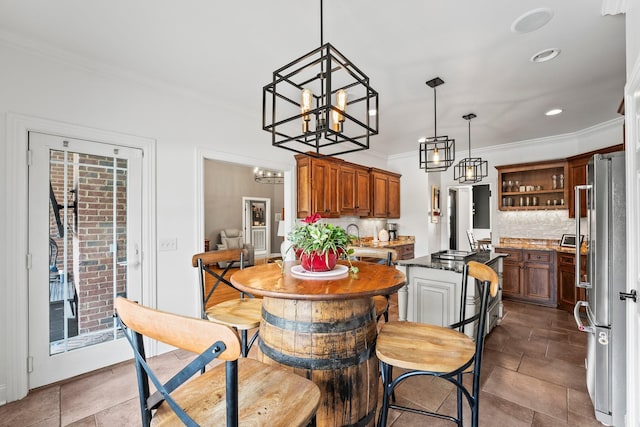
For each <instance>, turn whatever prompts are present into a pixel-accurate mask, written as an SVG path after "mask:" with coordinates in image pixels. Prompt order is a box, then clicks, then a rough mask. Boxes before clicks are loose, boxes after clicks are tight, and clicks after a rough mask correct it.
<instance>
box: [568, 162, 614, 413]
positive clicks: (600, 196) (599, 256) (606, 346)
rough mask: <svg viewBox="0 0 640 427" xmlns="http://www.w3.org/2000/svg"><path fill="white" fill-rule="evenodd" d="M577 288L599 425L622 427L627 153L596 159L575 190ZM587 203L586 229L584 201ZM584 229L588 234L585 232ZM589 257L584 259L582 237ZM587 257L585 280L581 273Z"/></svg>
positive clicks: (580, 325)
mask: <svg viewBox="0 0 640 427" xmlns="http://www.w3.org/2000/svg"><path fill="white" fill-rule="evenodd" d="M575 192H576V198H575V203H576V210H575V212H576V236H577V237H578V238H577V239H576V242H577V243H578V244H577V245H576V249H577V250H576V286H578V287H580V288H584V289H585V290H586V301H578V302H577V304H576V306H575V309H574V316H575V318H576V322H577V324H578V329H580V330H581V331H584V332H586V333H587V334H588V345H587V357H586V360H585V367H586V370H587V389H588V391H589V396H590V397H591V401H592V402H593V407H594V409H595V415H596V418H597V419H598V421H600V422H601V423H603V424H605V425H612V426H624V425H625V422H624V419H625V412H626V410H625V408H626V354H625V352H626V336H625V334H626V323H625V311H626V305H625V302H624V301H622V300H621V299H620V292H624V291H625V290H626V218H625V209H626V208H625V164H624V153H623V152H617V153H609V154H596V155H595V156H593V158H592V159H591V160H590V161H589V164H588V165H587V185H581V186H576V188H575ZM582 197H586V205H587V218H586V223H584V224H582V227H581V220H580V199H581V198H582ZM585 228H586V230H585ZM581 234H583V235H584V236H585V241H586V247H587V252H586V254H580V250H579V249H578V248H579V247H580V245H579V242H580V239H579V236H580V235H581ZM580 256H586V257H587V259H586V261H587V262H586V266H587V268H586V275H584V273H582V275H581V272H580Z"/></svg>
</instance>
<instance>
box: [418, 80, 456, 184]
mask: <svg viewBox="0 0 640 427" xmlns="http://www.w3.org/2000/svg"><path fill="white" fill-rule="evenodd" d="M443 83H444V81H443V80H442V79H441V78H440V77H436V78H434V79H431V80H429V81H428V82H427V86H429V87H431V88H432V89H433V135H434V136H433V137H428V138H420V139H419V140H418V142H419V143H420V160H419V166H420V169H424V171H425V172H442V171H446V170H447V169H449V166H451V165H452V164H453V162H454V160H455V151H456V140H455V139H449V137H448V136H438V127H437V124H438V116H437V102H436V87H438V86H440V85H441V84H443Z"/></svg>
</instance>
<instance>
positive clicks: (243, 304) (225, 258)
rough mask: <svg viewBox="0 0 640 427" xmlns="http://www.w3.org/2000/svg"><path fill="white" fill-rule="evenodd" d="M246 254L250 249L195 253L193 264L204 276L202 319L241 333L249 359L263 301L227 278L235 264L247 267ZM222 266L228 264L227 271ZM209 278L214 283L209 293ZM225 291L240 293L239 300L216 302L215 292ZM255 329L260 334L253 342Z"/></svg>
mask: <svg viewBox="0 0 640 427" xmlns="http://www.w3.org/2000/svg"><path fill="white" fill-rule="evenodd" d="M245 252H246V249H223V250H218V251H209V252H203V253H199V254H195V255H194V256H193V257H192V258H191V265H192V266H193V267H197V268H198V271H199V273H200V274H199V280H200V288H199V289H200V300H201V302H202V318H203V319H209V320H211V321H212V322H217V323H222V324H223V325H227V326H231V327H232V328H235V329H236V330H238V331H239V332H240V336H241V337H242V356H243V357H247V355H248V354H249V350H250V349H251V346H252V345H253V343H254V342H255V340H256V338H257V337H258V331H257V329H256V328H258V326H260V319H261V318H262V300H261V299H259V298H254V297H253V296H252V295H249V294H247V293H245V292H242V291H240V290H239V289H237V288H236V287H235V286H233V284H231V282H230V281H229V280H228V278H227V275H228V273H229V270H230V269H231V267H232V265H233V264H234V263H235V264H236V265H239V266H240V269H243V268H244V256H245ZM219 263H220V264H221V265H225V267H224V268H223V269H219V268H217V266H218V264H219ZM207 275H209V277H211V278H212V279H213V282H214V283H213V285H211V288H210V289H208V290H207V280H206V277H207ZM222 288H224V290H226V291H230V292H231V293H232V294H237V297H236V296H233V297H232V298H231V299H227V300H225V301H218V302H216V301H214V299H213V295H214V292H215V291H216V290H218V294H222V293H223V289H222ZM252 329H256V332H255V333H254V335H253V336H252V337H251V339H248V334H249V331H250V330H252Z"/></svg>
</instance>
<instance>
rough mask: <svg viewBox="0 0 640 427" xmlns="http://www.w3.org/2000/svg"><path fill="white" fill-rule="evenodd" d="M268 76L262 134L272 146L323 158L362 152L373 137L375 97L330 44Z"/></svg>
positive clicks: (375, 130)
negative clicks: (266, 132) (269, 136)
mask: <svg viewBox="0 0 640 427" xmlns="http://www.w3.org/2000/svg"><path fill="white" fill-rule="evenodd" d="M322 9H323V4H322V0H320V47H319V48H317V49H314V50H312V51H311V52H309V53H307V54H306V55H304V56H302V57H300V58H298V59H296V60H295V61H293V62H291V63H289V64H287V65H285V66H284V67H282V68H279V69H277V70H276V71H274V72H273V81H272V82H271V83H269V84H267V85H266V86H264V87H263V89H262V129H264V130H265V131H268V132H270V133H271V144H272V145H273V146H275V147H280V148H284V149H286V150H290V151H294V152H296V153H302V154H309V152H312V153H313V155H314V156H317V157H325V156H335V155H338V154H345V153H351V152H355V151H361V150H367V149H368V148H369V137H370V136H373V135H377V134H378V122H379V117H378V92H376V91H375V90H374V89H373V88H372V87H371V86H370V85H369V78H368V77H367V76H366V75H365V74H364V73H363V72H362V71H360V70H359V69H358V68H357V67H356V66H355V65H353V63H352V62H351V61H350V60H348V59H347V58H346V57H345V56H344V55H342V54H341V53H340V52H338V50H336V48H335V47H333V46H332V45H331V44H330V43H324V42H323V32H322V26H323V21H322V20H323V11H322Z"/></svg>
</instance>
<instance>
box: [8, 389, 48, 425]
mask: <svg viewBox="0 0 640 427" xmlns="http://www.w3.org/2000/svg"><path fill="white" fill-rule="evenodd" d="M59 424H60V386H58V385H54V386H50V387H43V388H40V389H36V390H33V391H31V392H30V393H29V394H28V395H27V397H25V398H24V399H22V400H19V401H17V402H11V403H8V404H6V405H3V406H0V426H2V427H5V426H6V427H9V426H12V427H13V426H18V425H21V426H32V425H41V426H48V425H59Z"/></svg>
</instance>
